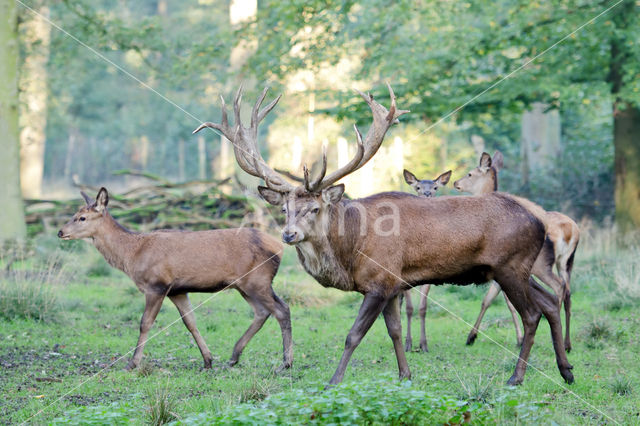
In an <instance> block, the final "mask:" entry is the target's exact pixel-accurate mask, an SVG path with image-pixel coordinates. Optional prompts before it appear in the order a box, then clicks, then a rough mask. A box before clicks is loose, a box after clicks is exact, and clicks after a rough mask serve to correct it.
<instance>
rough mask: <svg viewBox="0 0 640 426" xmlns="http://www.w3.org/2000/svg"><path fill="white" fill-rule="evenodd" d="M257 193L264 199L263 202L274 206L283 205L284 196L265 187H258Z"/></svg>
mask: <svg viewBox="0 0 640 426" xmlns="http://www.w3.org/2000/svg"><path fill="white" fill-rule="evenodd" d="M258 192H259V193H260V195H261V196H262V198H264V200H265V201H266V202H267V203H269V204H271V205H274V206H281V205H283V204H284V195H283V194H282V193H281V192H278V191H274V190H273V189H269V188H267V187H266V186H259V187H258Z"/></svg>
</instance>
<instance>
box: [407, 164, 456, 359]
mask: <svg viewBox="0 0 640 426" xmlns="http://www.w3.org/2000/svg"><path fill="white" fill-rule="evenodd" d="M402 175H403V176H404V180H405V182H407V184H408V185H409V186H411V187H412V188H413V189H414V190H415V191H416V192H417V193H418V195H421V196H423V197H427V198H429V197H435V196H436V191H437V190H438V188H440V187H441V186H445V185H446V184H447V183H448V182H449V179H450V178H451V170H449V171H446V172H444V173H442V174H441V175H440V176H438V177H437V178H435V179H434V180H429V179H422V180H421V179H418V178H417V177H416V176H415V175H414V174H413V173H411V172H410V171H409V170H407V169H404V171H403V172H402ZM429 290H431V285H429V284H425V285H423V286H422V291H421V292H420V311H418V315H419V317H420V349H421V350H422V351H423V352H429V347H428V346H427V330H426V324H425V321H426V316H427V296H428V295H429ZM403 296H404V299H405V300H406V301H407V337H406V339H405V341H404V350H405V351H407V352H409V351H410V350H411V348H412V346H413V342H412V339H411V317H412V316H413V303H412V301H411V290H405V291H404V292H403Z"/></svg>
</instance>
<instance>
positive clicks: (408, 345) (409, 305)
mask: <svg viewBox="0 0 640 426" xmlns="http://www.w3.org/2000/svg"><path fill="white" fill-rule="evenodd" d="M403 294H404V299H405V300H406V301H407V307H406V309H407V338H406V339H405V341H404V350H405V351H407V352H410V351H411V348H412V347H413V340H412V339H411V317H412V316H413V302H412V301H411V290H405V291H404V292H403Z"/></svg>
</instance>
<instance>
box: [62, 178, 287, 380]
mask: <svg viewBox="0 0 640 426" xmlns="http://www.w3.org/2000/svg"><path fill="white" fill-rule="evenodd" d="M82 196H83V198H84V199H85V202H86V205H85V206H82V207H80V209H79V210H78V212H77V213H76V214H74V215H73V217H72V218H71V220H69V222H67V223H66V224H65V225H64V226H63V227H62V229H61V230H60V231H59V232H58V237H60V238H62V239H64V240H76V239H81V238H89V239H90V240H91V242H92V243H93V245H94V246H95V247H96V248H97V249H98V251H99V252H100V253H101V254H102V255H103V256H104V258H105V259H106V260H107V262H109V264H110V265H111V266H113V267H115V268H118V269H120V270H121V271H123V272H124V273H125V274H127V275H128V276H129V277H130V278H131V279H132V280H133V281H134V283H135V284H136V286H137V287H138V290H140V291H141V292H142V293H143V294H144V296H145V308H144V314H143V315H142V320H141V321H140V337H139V338H138V344H137V346H136V348H135V351H134V354H133V357H132V358H131V360H130V361H129V363H128V365H127V369H128V370H130V369H133V368H135V367H137V366H138V365H139V364H140V361H141V360H142V351H143V349H144V346H145V344H146V342H147V336H148V334H149V330H150V329H151V326H152V325H153V322H154V321H155V319H156V316H157V315H158V312H159V311H160V307H161V306H162V302H163V301H164V298H165V297H169V299H170V300H171V301H172V302H173V304H174V305H176V308H178V312H180V316H181V317H182V320H183V322H184V325H185V326H186V327H187V329H188V330H189V331H190V332H191V334H192V336H193V338H194V340H195V341H196V344H197V345H198V348H199V349H200V353H201V354H202V358H203V359H204V368H211V361H212V357H211V352H210V351H209V348H208V347H207V344H206V343H205V341H204V339H203V338H202V336H201V335H200V332H199V331H198V328H197V327H196V321H195V316H194V314H193V309H192V308H191V304H190V302H189V297H188V295H187V293H191V292H200V293H215V292H218V291H221V290H225V289H227V288H235V289H236V290H238V292H240V294H241V295H242V297H243V298H244V299H245V300H246V301H247V302H248V303H249V304H250V305H251V307H252V308H253V310H254V318H253V322H252V323H251V325H250V326H249V329H248V330H247V331H246V332H245V333H244V334H243V335H242V337H241V338H240V340H238V342H237V343H236V344H235V346H234V348H233V353H232V355H231V360H230V361H229V365H235V364H236V363H237V362H238V360H239V359H240V355H241V354H242V350H243V349H244V347H245V346H246V345H247V343H249V340H251V338H252V337H253V336H254V334H256V333H257V332H258V330H260V328H262V325H263V324H264V323H265V321H266V320H267V318H268V317H269V315H273V316H274V317H276V319H277V320H278V323H279V324H280V329H281V330H282V344H283V363H282V365H281V366H280V367H279V368H278V370H281V369H284V368H288V367H290V366H291V363H292V360H293V352H292V342H291V318H290V313H289V307H288V306H287V304H286V303H284V302H283V301H282V300H281V299H280V298H279V297H278V296H276V294H275V293H274V292H273V289H272V287H271V283H272V281H273V278H274V276H275V275H276V272H277V271H278V267H279V265H280V260H281V259H282V244H281V243H280V242H279V241H278V240H276V239H275V238H273V237H271V236H270V235H267V234H265V233H264V232H260V231H258V230H256V229H251V228H240V229H221V230H211V231H173V230H165V231H154V232H150V233H135V232H131V231H129V230H127V229H125V228H124V227H123V226H121V225H120V224H119V223H118V222H116V220H115V219H114V218H113V217H112V216H111V215H110V214H109V211H108V210H107V204H108V202H109V194H108V192H107V190H106V189H105V188H101V189H100V191H99V192H98V195H97V197H96V199H95V200H92V199H91V198H90V197H89V196H88V195H86V194H85V193H84V192H83V193H82Z"/></svg>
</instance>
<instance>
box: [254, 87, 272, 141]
mask: <svg viewBox="0 0 640 426" xmlns="http://www.w3.org/2000/svg"><path fill="white" fill-rule="evenodd" d="M268 91H269V86H265V88H264V89H263V90H262V93H261V94H260V96H258V99H257V100H256V103H255V104H254V105H253V109H252V110H251V129H252V130H253V129H255V130H258V123H259V121H258V109H259V108H260V105H262V102H263V101H264V98H265V97H266V96H267V92H268Z"/></svg>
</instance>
